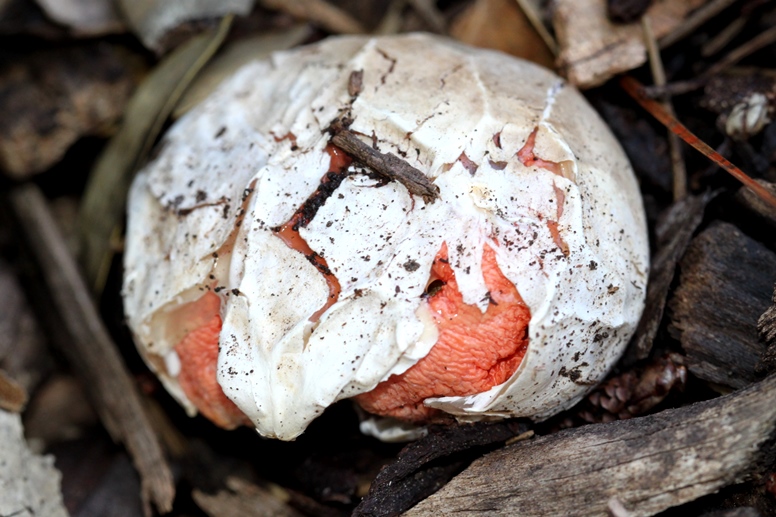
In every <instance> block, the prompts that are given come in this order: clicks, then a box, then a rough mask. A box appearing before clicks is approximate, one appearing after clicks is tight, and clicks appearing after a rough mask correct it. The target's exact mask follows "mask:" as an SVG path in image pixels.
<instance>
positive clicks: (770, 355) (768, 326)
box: [755, 286, 776, 375]
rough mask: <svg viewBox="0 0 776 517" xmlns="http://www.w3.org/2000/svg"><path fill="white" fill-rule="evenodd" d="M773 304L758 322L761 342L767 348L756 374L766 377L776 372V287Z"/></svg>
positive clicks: (756, 367) (775, 287)
mask: <svg viewBox="0 0 776 517" xmlns="http://www.w3.org/2000/svg"><path fill="white" fill-rule="evenodd" d="M771 300H772V301H773V304H772V305H771V306H770V307H768V309H767V310H766V311H765V312H764V313H763V314H762V316H760V319H759V320H757V331H758V332H759V334H760V340H761V341H762V342H763V343H764V344H765V346H766V347H767V348H766V349H765V351H764V352H763V354H762V356H761V357H760V360H759V361H758V363H757V365H756V366H755V372H757V373H758V374H761V375H764V374H768V373H772V372H773V371H774V370H776V286H774V289H773V297H772V298H771Z"/></svg>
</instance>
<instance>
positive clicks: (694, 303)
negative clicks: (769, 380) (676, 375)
mask: <svg viewBox="0 0 776 517" xmlns="http://www.w3.org/2000/svg"><path fill="white" fill-rule="evenodd" d="M774 280H776V254H774V253H773V252H772V251H770V250H768V249H767V248H766V247H765V246H763V245H762V244H760V243H759V242H757V241H755V240H753V239H751V238H750V237H748V236H746V235H744V234H743V233H742V232H741V231H740V230H739V229H737V228H736V227H735V226H733V225H731V224H728V223H715V224H714V225H712V226H711V227H709V228H708V229H707V230H705V231H704V232H702V233H701V234H700V235H698V236H697V237H696V238H695V239H693V241H692V243H690V247H689V248H688V249H687V252H686V253H685V255H684V258H683V259H682V262H681V275H680V282H679V286H678V287H677V289H676V292H675V293H674V296H673V298H672V299H671V301H670V302H669V304H670V308H671V310H672V312H673V316H672V322H671V327H670V330H671V331H672V332H674V333H676V334H677V335H678V337H679V339H680V340H681V343H682V347H683V348H684V350H685V352H686V353H687V367H688V369H689V370H690V372H691V373H693V374H694V375H695V376H697V377H700V378H701V379H704V380H707V381H709V382H712V383H715V384H718V385H721V386H729V387H732V388H741V387H744V386H746V385H748V384H749V383H751V382H753V381H754V380H756V378H757V376H756V374H755V365H756V363H757V360H758V359H759V358H760V355H761V354H762V352H763V345H762V344H761V343H759V342H758V336H757V319H758V318H759V317H760V315H761V314H762V313H763V312H764V311H765V310H766V309H767V308H768V306H769V305H770V300H771V294H772V292H773V283H774Z"/></svg>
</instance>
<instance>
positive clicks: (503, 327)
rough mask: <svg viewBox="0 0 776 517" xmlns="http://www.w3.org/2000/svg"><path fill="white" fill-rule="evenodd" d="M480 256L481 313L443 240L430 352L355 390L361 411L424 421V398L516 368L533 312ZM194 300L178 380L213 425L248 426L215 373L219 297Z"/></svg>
mask: <svg viewBox="0 0 776 517" xmlns="http://www.w3.org/2000/svg"><path fill="white" fill-rule="evenodd" d="M482 259H483V260H482V272H483V275H484V277H485V284H486V285H487V286H488V289H489V291H488V293H489V298H490V305H489V306H488V308H487V310H486V311H485V312H484V313H482V312H480V310H479V308H477V307H475V306H472V305H467V304H465V303H464V302H463V297H462V296H461V293H460V292H459V291H458V284H457V283H456V281H455V273H454V272H453V270H452V268H451V267H450V264H449V261H448V260H447V245H446V244H445V245H443V246H442V249H441V250H440V251H439V253H437V256H436V258H435V259H434V265H433V267H432V269H431V279H430V282H429V284H430V285H431V284H433V282H435V281H440V282H442V283H443V285H442V286H441V287H440V288H439V289H438V290H437V291H436V292H434V293H430V294H429V296H428V305H429V307H430V308H431V311H432V313H433V315H434V322H435V323H436V325H437V327H438V329H439V339H438V340H437V342H436V344H435V345H434V347H433V348H432V349H431V351H430V352H429V353H428V355H426V356H425V357H424V358H423V359H421V360H420V361H418V363H417V364H415V365H414V366H412V367H411V368H410V369H409V370H407V371H406V372H404V373H403V374H401V375H395V376H392V377H391V378H390V379H388V380H387V381H385V382H382V383H380V384H378V385H377V387H376V388H375V389H373V390H372V391H369V392H367V393H364V394H361V395H358V396H356V397H355V400H356V401H357V402H358V403H359V404H360V405H361V407H363V408H364V409H365V410H366V411H369V412H370V413H374V414H376V415H382V416H391V417H395V418H399V419H401V420H408V421H412V422H417V423H423V422H426V421H428V420H430V419H432V418H433V417H434V415H435V413H439V411H438V410H434V409H431V408H428V407H426V406H424V405H423V401H424V400H425V399H427V398H429V397H440V396H452V395H470V394H475V393H480V392H483V391H487V390H488V389H490V388H492V387H493V386H496V385H497V384H501V383H502V382H504V381H505V380H507V379H508V378H509V377H510V376H511V375H512V374H513V373H514V371H515V369H517V367H518V365H519V364H520V361H521V360H522V359H523V354H524V353H525V349H526V347H527V346H528V337H527V335H526V333H527V331H528V321H529V319H530V317H531V314H530V311H529V310H528V307H526V305H525V303H523V300H522V299H521V298H520V295H519V294H518V292H517V290H516V289H515V286H514V285H512V283H511V282H510V281H509V280H508V279H507V278H506V277H505V276H504V275H503V274H502V273H501V271H500V270H499V268H498V264H496V257H495V254H494V252H493V249H492V248H491V247H490V246H486V247H485V248H484V251H483V256H482ZM194 305H195V307H192V309H194V310H197V311H201V312H200V313H199V314H198V315H197V316H191V317H192V319H194V320H196V321H198V322H203V323H201V326H199V327H198V328H196V329H194V330H192V331H191V332H189V333H188V334H187V335H186V337H184V338H183V339H182V340H181V342H180V343H178V345H176V347H175V351H176V352H177V353H178V356H179V357H180V359H181V372H180V374H179V375H178V381H179V382H180V384H181V387H182V388H183V391H184V392H185V393H186V396H187V397H188V398H189V400H191V401H192V402H193V403H194V405H195V406H196V407H197V409H198V410H199V411H200V412H201V413H202V414H203V415H205V416H206V417H207V418H209V419H210V420H212V421H213V422H214V423H215V424H217V425H219V426H221V427H224V428H227V429H232V428H234V427H237V426H238V425H241V424H245V425H250V420H248V419H247V417H246V416H245V415H244V414H243V413H242V412H241V411H240V410H239V409H238V408H237V406H235V405H234V403H233V402H232V401H231V400H229V399H228V398H227V397H226V396H225V395H224V392H223V391H222V390H221V387H220V386H219V384H218V381H217V380H216V360H217V358H218V337H219V334H220V332H221V317H220V316H219V314H218V308H219V305H220V304H219V301H218V297H217V296H216V295H214V294H213V293H207V294H206V295H204V296H203V297H202V298H201V299H200V300H199V301H197V302H195V304H194Z"/></svg>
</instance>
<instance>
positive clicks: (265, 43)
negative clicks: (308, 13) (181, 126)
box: [172, 25, 312, 119]
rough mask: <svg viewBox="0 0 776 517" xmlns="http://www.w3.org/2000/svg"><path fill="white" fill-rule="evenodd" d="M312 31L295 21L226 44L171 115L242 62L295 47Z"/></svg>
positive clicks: (201, 96) (178, 114)
mask: <svg viewBox="0 0 776 517" xmlns="http://www.w3.org/2000/svg"><path fill="white" fill-rule="evenodd" d="M311 34H312V28H311V27H310V26H309V25H298V26H296V27H293V28H291V29H288V30H286V31H283V32H279V33H277V34H268V35H267V34H262V35H260V36H254V37H251V38H246V39H243V40H239V41H236V42H233V43H229V44H227V45H226V46H225V47H224V48H223V50H222V51H221V52H219V53H218V55H217V56H215V57H214V58H213V59H212V60H211V61H210V62H209V63H208V64H207V66H206V67H205V68H203V69H202V72H200V73H199V74H197V78H196V79H195V80H194V81H193V82H192V83H191V86H189V88H188V89H187V90H186V93H184V94H183V97H181V100H180V101H179V102H178V105H177V106H175V111H174V112H173V114H172V116H173V118H176V119H177V118H179V117H181V116H182V115H183V114H184V113H186V112H187V111H189V110H190V109H191V108H192V107H193V106H194V105H196V104H198V103H199V102H201V101H202V100H203V99H204V98H205V97H207V96H208V95H209V94H210V92H212V91H213V90H214V89H215V88H216V86H218V85H219V83H221V81H223V80H224V79H226V78H227V77H229V76H230V75H232V74H233V73H234V72H236V71H237V69H239V68H240V67H242V66H243V65H245V64H247V63H250V62H251V61H255V60H258V59H264V58H266V57H267V56H269V54H271V53H272V52H276V51H278V50H285V49H289V48H291V47H295V46H297V45H299V44H301V43H302V42H303V41H305V40H306V39H307V38H309V37H310V35H311Z"/></svg>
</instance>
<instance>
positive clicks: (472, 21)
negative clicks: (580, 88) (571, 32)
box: [450, 0, 555, 68]
mask: <svg viewBox="0 0 776 517" xmlns="http://www.w3.org/2000/svg"><path fill="white" fill-rule="evenodd" d="M450 36H452V37H453V38H455V39H457V40H460V41H463V42H464V43H468V44H469V45H474V46H477V47H483V48H492V49H496V50H501V51H502V52H507V53H508V54H512V55H513V56H517V57H521V58H523V59H528V60H529V61H533V62H535V63H539V64H542V65H544V66H546V67H548V68H553V67H554V61H555V59H554V56H553V55H552V52H551V51H550V49H549V48H547V45H545V43H544V41H543V40H542V37H541V36H540V35H539V34H538V33H537V32H536V30H534V28H533V26H532V25H531V22H530V21H529V20H528V17H527V16H526V15H525V14H524V13H523V11H522V10H521V9H520V7H519V6H518V4H517V2H515V1H514V0H477V1H475V2H473V3H471V4H470V5H469V6H468V7H467V8H466V9H465V10H464V11H463V12H461V13H460V14H459V15H458V16H456V17H455V18H454V19H453V22H452V24H451V26H450Z"/></svg>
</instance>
